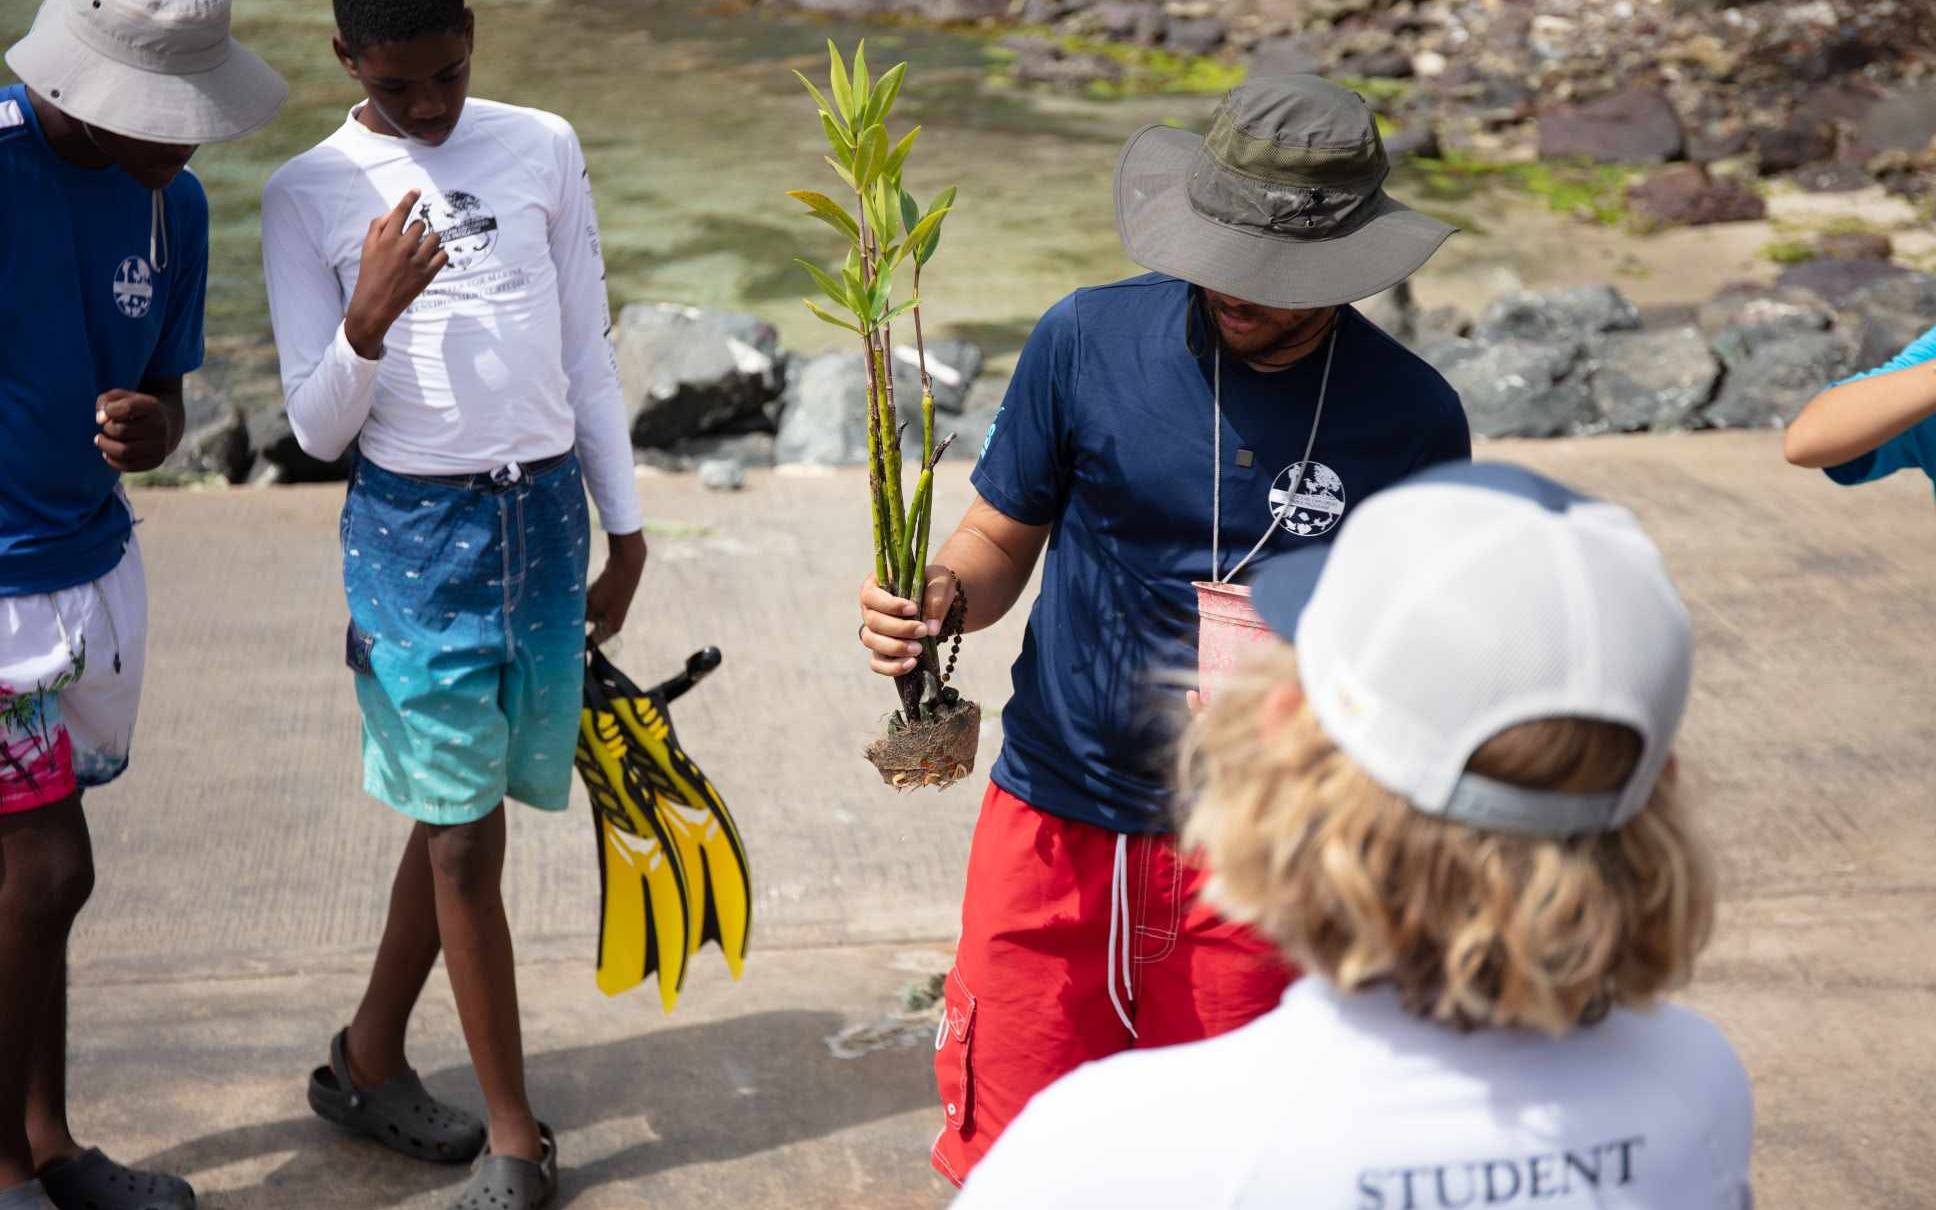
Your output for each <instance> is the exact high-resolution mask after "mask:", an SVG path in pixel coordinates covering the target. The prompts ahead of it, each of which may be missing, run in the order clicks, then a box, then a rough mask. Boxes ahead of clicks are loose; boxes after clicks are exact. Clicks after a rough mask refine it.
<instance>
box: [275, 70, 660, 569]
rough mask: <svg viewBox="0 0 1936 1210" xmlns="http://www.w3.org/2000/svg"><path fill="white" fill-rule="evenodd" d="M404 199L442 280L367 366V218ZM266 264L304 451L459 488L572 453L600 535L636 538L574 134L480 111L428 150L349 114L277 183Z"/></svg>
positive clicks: (562, 126) (601, 275)
mask: <svg viewBox="0 0 1936 1210" xmlns="http://www.w3.org/2000/svg"><path fill="white" fill-rule="evenodd" d="M413 189H415V190H420V191H421V192H422V197H421V198H420V199H419V201H418V203H417V207H416V211H415V214H414V216H413V217H415V218H420V219H423V220H424V221H425V222H426V223H427V224H428V226H429V227H430V228H431V229H432V230H434V231H436V232H437V233H438V234H439V235H440V236H441V237H442V239H443V247H444V250H445V251H446V252H447V253H449V256H450V263H449V264H448V265H447V266H446V267H445V268H444V270H443V271H442V272H441V273H439V274H438V275H437V278H436V280H435V281H433V282H432V283H431V284H430V286H429V288H427V289H426V290H425V291H424V292H423V294H422V295H421V296H419V297H418V298H417V300H416V301H415V302H414V303H412V304H411V305H410V308H409V309H408V310H407V311H406V312H405V313H404V314H403V316H402V317H400V318H399V319H398V320H397V322H396V323H395V325H393V326H392V327H391V329H390V331H389V334H388V335H387V336H386V337H385V339H384V351H383V355H382V356H381V357H380V358H378V359H376V360H369V359H367V358H364V357H361V356H359V355H358V354H357V352H356V350H354V349H353V348H351V347H350V343H349V340H348V338H347V337H345V335H344V334H343V315H344V311H345V309H346V308H347V307H348V305H349V300H350V297H351V295H352V293H353V292H354V291H355V289H356V279H357V274H358V271H359V269H360V267H361V262H362V255H363V241H364V238H365V237H366V236H367V235H368V233H369V228H370V221H371V220H372V219H375V218H378V217H380V216H382V215H385V214H387V213H389V211H390V210H391V209H392V208H394V207H395V206H396V204H397V202H398V201H400V200H401V199H402V198H403V196H404V195H405V194H406V193H408V192H410V191H411V190H413ZM262 258H263V270H264V273H265V275H266V277H267V279H268V286H269V315H270V320H271V322H272V323H273V324H274V327H275V334H276V351H277V353H278V355H279V356H280V358H281V361H282V386H283V394H284V398H285V404H286V407H287V408H288V412H289V425H290V428H291V429H293V430H294V432H295V435H296V439H297V441H299V442H300V443H301V444H302V447H303V449H304V450H305V451H307V452H308V453H309V454H311V455H312V456H314V457H318V458H323V459H334V458H337V457H340V456H341V455H342V453H343V451H345V450H346V449H348V448H349V447H350V445H351V444H352V443H357V444H358V445H359V446H360V448H361V451H362V454H363V456H364V457H366V458H369V459H370V460H371V461H372V462H375V463H376V464H377V465H378V466H381V467H383V468H384V469H385V470H389V471H395V472H397V473H400V474H418V475H462V474H478V473H481V472H486V471H491V470H495V469H497V468H498V467H501V466H506V465H508V464H510V463H514V462H517V463H526V462H536V461H538V460H540V459H544V458H548V457H553V456H556V455H558V454H562V453H565V452H567V451H569V450H572V449H574V448H575V449H576V450H577V451H578V455H579V459H580V461H581V462H582V463H583V466H584V473H585V480H586V483H587V485H588V486H589V488H590V492H591V497H592V502H593V503H594V504H595V505H596V506H597V507H598V513H599V520H600V523H601V525H602V526H603V527H604V529H605V530H606V531H607V532H608V533H614V534H625V533H633V532H636V531H637V530H639V529H640V527H641V525H642V524H643V521H642V515H641V510H640V507H639V501H638V491H637V488H636V486H635V485H634V481H633V477H632V474H633V472H632V446H631V440H630V434H629V432H628V431H627V421H626V413H625V403H624V399H623V397H622V395H621V393H620V390H619V383H618V368H617V364H616V362H615V361H614V359H613V355H612V346H611V340H610V333H611V310H610V304H609V302H608V301H607V298H606V294H605V264H604V256H603V254H602V252H601V251H600V248H599V240H598V217H597V214H596V212H595V210H594V208H593V205H592V197H591V183H590V178H589V176H588V175H587V173H586V170H585V159H584V153H583V152H582V151H581V150H580V148H579V145H578V136H577V135H576V134H575V133H574V132H573V131H572V128H571V125H570V123H568V122H566V121H565V120H564V119H563V118H560V117H557V116H555V115H553V114H549V113H544V112H542V111H540V110H536V109H522V108H519V107H517V106H512V105H502V104H498V103H497V102H493V101H484V100H478V99H475V98H473V99H471V100H469V101H468V102H467V103H466V104H465V106H464V112H463V116H462V118H461V119H460V120H459V122H458V125H457V129H456V130H454V131H453V132H452V133H451V136H450V138H449V139H448V140H446V141H445V142H444V143H443V144H442V145H441V146H437V147H431V146H429V145H427V144H422V143H418V142H414V141H412V140H410V139H405V138H399V137H396V136H392V135H381V134H377V133H376V132H374V131H372V130H369V129H368V128H366V127H364V126H363V125H362V124H361V123H360V122H358V121H357V120H356V114H355V112H354V111H352V112H351V114H350V116H349V119H348V121H346V122H345V123H344V124H343V125H342V126H341V127H340V128H338V129H337V131H336V132H335V133H334V134H332V135H330V136H329V137H328V138H327V139H324V140H323V141H322V142H321V143H319V144H318V145H316V146H315V147H313V148H311V149H310V150H309V151H306V152H304V153H303V154H302V155H299V156H297V157H296V158H295V159H293V160H291V161H289V163H287V164H285V165H283V166H282V168H281V169H279V170H278V171H277V172H276V174H275V175H274V176H272V177H270V178H269V183H268V185H267V186H266V187H265V188H264V190H263V194H262Z"/></svg>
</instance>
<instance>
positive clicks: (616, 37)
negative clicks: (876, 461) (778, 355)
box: [0, 0, 1212, 355]
mask: <svg viewBox="0 0 1936 1210" xmlns="http://www.w3.org/2000/svg"><path fill="white" fill-rule="evenodd" d="M26 7H27V6H26V4H25V2H24V0H6V2H5V4H4V5H0V10H4V11H0V42H8V43H10V42H12V41H13V39H14V38H16V37H17V36H18V35H19V34H20V33H21V32H23V31H24V29H25V26H26V25H27V23H28V22H27V18H26V17H25V16H24V15H23V14H22V12H21V10H22V9H25V8H26ZM477 8H478V48H477V60H476V68H475V75H474V84H473V90H474V92H475V94H476V95H478V96H485V97H491V98H494V99H497V100H502V101H509V102H514V103H518V104H526V105H534V106H538V107H541V108H545V109H550V110H554V111H556V112H558V113H562V114H564V115H565V116H566V117H568V118H570V119H571V120H572V122H573V123H574V124H575V125H576V126H577V128H578V130H579V132H580V136H581V138H582V140H583V142H584V144H585V152H586V157H587V160H588V162H589V164H590V167H591V171H592V181H593V185H594V188H595V191H596V193H597V197H598V203H599V211H600V218H601V222H602V224H603V227H604V239H605V249H606V255H607V259H608V269H609V277H610V282H611V290H612V297H613V300H614V302H615V303H623V302H625V301H628V300H639V299H669V300H676V301H681V302H688V303H694V304H699V305H704V306H724V307H743V308H747V309H750V310H753V311H756V312H758V313H759V314H761V315H763V316H765V317H767V318H769V319H771V320H773V321H775V322H776V323H778V324H779V326H780V327H781V329H782V332H783V335H784V336H785V337H786V339H787V341H788V343H789V344H791V345H793V346H795V347H799V348H803V349H807V350H816V349H821V348H829V347H834V346H835V345H836V344H838V343H839V342H840V341H841V340H842V339H843V338H844V337H845V336H846V334H845V333H841V332H839V331H837V330H835V329H832V328H828V327H826V326H824V325H822V324H820V323H819V322H817V321H815V320H814V319H813V318H812V317H810V316H808V315H807V314H806V312H805V309H804V308H803V307H801V305H800V303H799V299H800V297H801V296H802V295H803V294H805V293H807V292H808V288H809V287H810V285H811V283H810V282H808V281H807V279H806V276H805V274H804V273H802V272H801V271H800V270H799V268H798V267H797V266H795V265H793V264H792V257H794V256H795V255H799V254H801V253H807V254H810V255H813V256H816V257H821V258H823V259H824V258H828V257H830V256H832V255H833V254H834V253H835V251H836V247H835V239H834V237H833V236H832V234H831V233H830V232H827V231H826V229H825V228H824V227H823V226H821V225H820V224H818V223H816V222H813V221H812V220H809V219H806V218H803V217H799V214H798V211H799V206H798V205H797V203H795V202H793V201H792V200H791V199H789V198H787V197H786V196H785V194H786V191H787V190H788V189H799V188H813V189H819V190H822V191H824V192H827V193H830V194H837V193H838V192H839V189H840V185H839V182H838V181H837V180H836V179H835V178H834V176H833V174H832V172H831V170H829V169H828V168H827V167H826V166H825V165H824V164H823V163H822V162H821V158H820V157H821V156H822V154H823V153H824V151H825V147H824V144H823V140H822V136H821V134H820V129H819V124H818V120H817V118H816V117H815V114H814V107H813V103H812V101H811V99H810V98H809V97H808V96H807V95H806V92H805V90H804V89H802V88H801V87H800V85H799V83H798V81H796V80H795V79H794V78H793V75H792V70H793V69H795V68H798V69H800V70H802V71H805V72H806V73H807V74H808V75H809V76H810V77H811V78H814V79H815V80H816V81H824V79H825V73H826V69H827V62H826V51H825V42H826V39H827V38H828V37H832V38H834V39H835V40H836V41H838V42H839V43H841V44H842V45H843V46H844V47H849V48H851V46H852V45H853V43H854V42H855V41H856V40H857V39H858V38H860V37H861V36H863V35H864V36H866V37H867V38H868V45H869V50H870V59H871V60H872V61H873V63H874V64H875V66H876V70H877V71H878V69H879V68H882V67H887V66H890V65H891V64H893V63H894V62H897V61H899V60H901V59H908V60H911V61H912V62H913V63H914V70H913V73H912V75H913V79H912V81H911V83H910V85H909V87H908V88H907V89H906V90H905V91H904V92H903V94H902V100H901V102H900V104H899V105H898V106H897V115H896V116H897V121H896V122H895V130H896V132H897V134H898V132H900V131H902V130H905V129H906V128H907V126H908V125H909V124H912V123H918V124H920V125H921V126H923V128H924V129H923V133H922V135H921V142H920V144H919V145H918V146H917V147H916V149H915V154H914V158H913V160H912V167H911V171H910V172H909V186H910V188H911V189H913V191H914V192H916V193H917V194H919V195H921V196H923V197H928V196H932V195H933V194H934V193H936V192H938V191H939V190H940V189H941V188H943V187H944V186H946V185H950V184H958V185H959V186H960V187H961V202H960V204H959V207H958V209H957V211H956V212H955V214H954V215H952V216H951V218H950V220H949V224H948V229H947V236H946V239H945V241H944V244H943V248H942V252H941V254H940V256H939V257H938V258H937V260H936V261H935V262H934V265H933V266H932V268H931V271H930V273H929V274H928V275H926V277H925V279H924V285H925V286H926V287H927V290H926V293H927V294H928V305H927V314H928V316H929V318H930V321H931V323H933V324H935V326H936V327H937V328H939V329H940V330H941V331H942V332H943V333H944V334H959V335H964V336H969V337H972V338H975V339H978V340H980V341H982V342H983V343H984V344H985V345H987V346H988V347H989V349H990V351H991V352H993V353H995V354H997V355H1001V354H1004V353H1009V352H1012V351H1013V350H1014V349H1015V348H1017V347H1018V346H1019V344H1020V341H1021V339H1022V338H1023V337H1024V336H1025V335H1026V334H1027V332H1028V330H1029V328H1030V326H1031V325H1032V324H1033V321H1034V318H1035V316H1036V315H1037V314H1038V313H1039V312H1040V311H1041V310H1042V309H1043V308H1044V307H1045V306H1046V305H1047V304H1048V303H1049V302H1052V301H1053V300H1054V299H1055V298H1056V297H1058V296H1060V295H1061V294H1062V293H1064V292H1066V291H1067V290H1069V289H1071V288H1072V287H1073V286H1075V285H1078V284H1081V283H1083V282H1093V281H1102V280H1108V279H1110V278H1113V277H1118V276H1122V275H1123V274H1126V273H1128V272H1131V271H1132V268H1133V267H1132V266H1130V265H1129V263H1128V262H1127V261H1126V260H1125V259H1124V258H1123V255H1122V251H1121V249H1120V247H1119V245H1118V243H1117V239H1116V233H1115V224H1114V219H1113V217H1112V211H1111V206H1110V194H1109V181H1110V176H1111V173H1112V171H1113V168H1114V164H1115V155H1116V150H1117V147H1118V146H1119V145H1120V143H1121V141H1122V140H1123V139H1124V138H1125V137H1126V136H1127V135H1128V134H1129V133H1130V132H1131V131H1133V130H1134V129H1136V128H1137V127H1138V126H1141V125H1143V124H1145V123H1148V122H1153V121H1163V120H1174V121H1183V122H1191V121H1197V120H1200V119H1201V118H1202V117H1203V116H1204V115H1205V114H1207V113H1208V111H1209V109H1210V107H1211V105H1212V102H1211V101H1210V100H1208V99H1202V98H1180V99H1168V100H1162V101H1147V102H1144V101H1138V102H1128V103H1116V104H1110V103H1101V102H1089V101H1081V100H1073V99H1068V98H1060V97H1053V96H1048V97H1040V96H1035V95H1030V94H1024V93H1021V92H1018V91H1016V90H1013V89H1006V88H1003V87H1002V86H1001V85H1000V84H999V83H998V82H996V81H994V80H992V79H991V78H990V74H989V64H988V59H987V50H988V48H989V46H990V42H989V41H988V40H987V39H983V38H976V37H972V36H964V35H961V34H954V33H946V32H940V31H934V30H924V29H919V28H914V27H906V28H882V27H879V26H873V27H867V28H865V29H863V28H860V27H854V26H848V25H843V24H841V23H837V22H823V21H815V20H791V19H789V20H779V19H775V18H772V17H767V16H753V15H751V14H730V13H724V12H721V11H718V10H714V9H710V8H706V7H703V6H699V5H688V4H677V3H638V2H629V0H554V2H550V3H543V2H530V0H525V2H518V0H482V2H481V3H479V4H478V5H477ZM237 10H238V13H239V17H238V21H237V34H238V36H239V37H241V38H242V39H243V40H244V41H245V42H247V43H248V44H249V45H250V46H252V47H253V48H255V49H256V50H258V51H259V52H260V53H262V54H263V55H264V56H265V57H266V58H268V59H269V60H270V61H271V62H272V63H273V64H274V65H275V66H276V68H277V69H278V70H280V71H281V72H282V73H283V75H284V77H285V78H287V79H288V81H289V83H290V88H291V95H290V103H289V106H288V108H287V109H286V110H285V111H284V113H283V115H282V116H281V117H280V118H279V119H278V120H277V121H276V123H275V124H274V125H273V126H271V127H270V128H269V129H268V130H266V131H264V132H262V133H261V134H259V135H256V136H254V137H252V138H249V139H247V140H244V141H242V142H241V143H238V144H234V145H230V146H223V147H211V148H207V149H204V150H203V151H202V152H200V153H199V154H198V155H197V156H196V158H195V165H194V166H195V171H196V172H197V173H198V174H200V176H201V177H202V179H203V181H204V182H205V184H206V185H207V187H208V191H209V194H210V198H211V202H212V204H213V213H214V223H215V233H214V239H215V247H214V249H213V258H212V263H211V275H212V277H211V283H210V335H211V337H212V338H215V340H216V342H217V343H218V344H221V343H227V342H226V341H224V340H223V339H222V338H225V337H226V338H236V337H247V336H250V335H252V334H256V333H258V332H261V333H263V334H266V323H267V321H266V318H265V316H266V307H265V304H264V300H263V294H262V284H261V273H260V269H259V265H260V245H259V242H258V235H257V227H256V223H257V220H256V199H257V197H258V196H259V194H260V191H261V187H262V183H263V182H264V181H265V180H266V179H267V177H268V174H269V173H270V172H271V171H273V170H274V168H275V167H276V166H277V165H278V164H280V163H281V162H282V161H283V160H285V159H287V158H288V157H289V156H291V155H294V154H296V153H297V152H299V151H301V150H303V149H304V148H306V147H308V146H310V145H312V144H314V143H315V142H316V141H317V140H318V139H320V138H322V137H324V136H325V135H326V134H328V132H329V131H330V130H331V129H333V128H334V127H335V126H336V125H337V124H338V123H340V122H341V121H342V120H343V115H344V113H345V111H346V110H347V109H348V107H349V106H350V105H351V104H352V103H353V102H354V101H355V100H356V98H357V95H358V94H357V92H356V90H355V88H354V86H353V84H352V83H351V82H350V81H349V80H348V79H347V78H346V77H345V76H344V75H343V73H342V71H341V69H340V68H339V67H338V66H337V64H336V61H335V59H334V57H333V56H332V55H331V52H330V47H329V38H330V33H331V17H330V9H329V5H328V4H326V3H323V2H322V0H269V2H265V0H245V2H244V3H242V4H239V5H238V6H237ZM823 87H824V85H823ZM372 217H374V216H372Z"/></svg>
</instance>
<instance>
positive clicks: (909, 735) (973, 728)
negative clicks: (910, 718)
mask: <svg viewBox="0 0 1936 1210" xmlns="http://www.w3.org/2000/svg"><path fill="white" fill-rule="evenodd" d="M980 745H981V707H980V706H978V705H976V704H975V703H974V702H967V701H964V702H958V703H956V704H955V705H953V706H948V707H943V708H942V711H941V713H940V715H939V716H938V717H935V716H931V717H929V718H926V719H923V720H922V721H921V722H919V723H917V724H916V725H915V726H913V727H912V728H909V727H907V726H906V725H905V724H903V723H902V722H901V721H900V720H899V719H898V718H897V719H896V720H895V725H894V726H893V727H892V728H891V729H890V730H889V731H888V733H887V734H886V735H883V736H881V737H880V738H879V739H877V740H875V741H874V742H873V743H871V744H869V745H867V759H868V760H869V761H870V762H872V764H873V766H874V768H876V769H878V770H880V774H881V780H882V781H884V782H886V783H887V784H888V785H890V786H893V787H894V788H895V789H897V790H912V789H915V788H917V787H920V786H934V787H936V788H940V787H942V786H952V785H954V784H955V783H956V782H958V781H960V780H961V779H962V778H964V777H966V776H968V775H969V774H970V773H972V772H973V771H974V768H975V750H976V749H977V748H978V747H980Z"/></svg>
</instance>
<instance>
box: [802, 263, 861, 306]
mask: <svg viewBox="0 0 1936 1210" xmlns="http://www.w3.org/2000/svg"><path fill="white" fill-rule="evenodd" d="M793 262H794V263H795V264H797V265H799V266H800V267H801V268H802V269H805V270H806V271H807V273H808V274H809V275H811V276H812V278H813V280H814V282H815V284H817V285H818V286H819V287H820V289H821V290H822V291H823V292H825V294H826V295H827V297H828V298H830V299H832V300H833V301H834V302H835V303H837V304H839V305H840V306H843V307H846V308H847V309H848V310H849V311H855V312H858V311H859V310H860V308H859V307H857V306H855V305H854V303H855V295H854V292H853V291H852V290H849V289H848V288H847V286H846V285H845V284H844V283H842V282H839V281H836V280H835V279H834V275H833V274H831V273H829V272H827V271H826V270H825V269H822V268H821V267H820V266H819V265H816V264H814V263H813V262H812V261H810V260H807V259H806V258H804V257H799V256H796V257H794V258H793Z"/></svg>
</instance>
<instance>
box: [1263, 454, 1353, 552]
mask: <svg viewBox="0 0 1936 1210" xmlns="http://www.w3.org/2000/svg"><path fill="white" fill-rule="evenodd" d="M1293 479H1295V483H1293ZM1344 506H1345V496H1344V480H1342V479H1340V478H1338V472H1336V471H1334V470H1332V469H1331V468H1330V467H1328V466H1326V465H1324V463H1322V462H1294V463H1292V464H1291V465H1289V466H1287V467H1285V468H1284V469H1283V470H1281V471H1279V472H1278V474H1277V481H1276V482H1275V483H1273V484H1271V492H1270V509H1271V515H1272V516H1273V517H1274V516H1277V515H1278V514H1280V513H1282V514H1283V517H1284V520H1283V522H1282V524H1283V526H1284V528H1285V529H1287V530H1290V531H1291V532H1292V533H1294V534H1296V535H1297V536H1298V537H1300V538H1316V537H1319V536H1320V535H1323V534H1327V533H1330V532H1331V530H1332V529H1333V528H1334V527H1335V526H1336V525H1337V524H1338V522H1339V521H1341V520H1343V519H1344Z"/></svg>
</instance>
